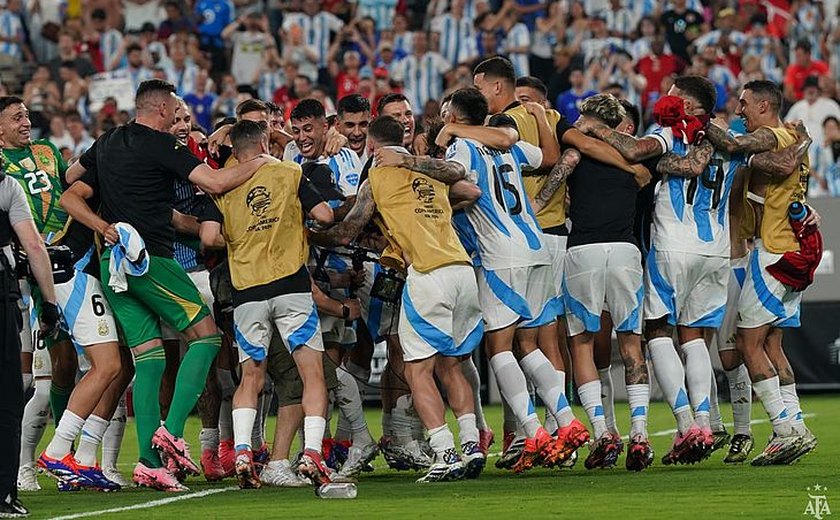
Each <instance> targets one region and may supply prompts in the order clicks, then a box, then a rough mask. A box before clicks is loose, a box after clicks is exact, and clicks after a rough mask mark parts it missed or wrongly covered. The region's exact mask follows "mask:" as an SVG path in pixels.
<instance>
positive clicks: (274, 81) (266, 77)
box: [257, 69, 285, 101]
mask: <svg viewBox="0 0 840 520" xmlns="http://www.w3.org/2000/svg"><path fill="white" fill-rule="evenodd" d="M284 84H285V74H283V70H282V69H277V70H275V71H271V70H267V71H265V72H263V73H262V74H260V79H259V82H258V84H257V94H258V95H259V96H260V99H262V100H263V101H271V100H272V99H274V91H275V90H277V89H278V88H280V87H282V86H283V85H284Z"/></svg>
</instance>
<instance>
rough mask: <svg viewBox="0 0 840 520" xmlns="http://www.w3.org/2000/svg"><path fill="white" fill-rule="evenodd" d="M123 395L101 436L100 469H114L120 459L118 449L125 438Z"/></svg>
mask: <svg viewBox="0 0 840 520" xmlns="http://www.w3.org/2000/svg"><path fill="white" fill-rule="evenodd" d="M125 416H126V407H125V393H123V395H122V396H121V397H120V402H119V404H117V409H116V410H114V416H113V417H111V420H110V421H109V422H108V429H107V430H105V435H103V436H102V467H103V468H116V467H117V459H118V458H119V457H120V448H122V440H123V437H124V436H125Z"/></svg>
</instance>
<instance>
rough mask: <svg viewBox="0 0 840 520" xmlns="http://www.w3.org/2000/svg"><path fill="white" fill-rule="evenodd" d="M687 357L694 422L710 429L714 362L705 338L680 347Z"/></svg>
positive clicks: (686, 365)
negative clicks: (710, 400) (710, 396)
mask: <svg viewBox="0 0 840 520" xmlns="http://www.w3.org/2000/svg"><path fill="white" fill-rule="evenodd" d="M680 350H682V353H683V355H684V356H685V380H686V383H687V385H688V397H689V399H690V400H691V407H692V408H693V409H694V420H695V421H696V422H697V425H698V426H700V427H701V428H707V427H710V426H711V424H710V418H709V408H710V406H711V405H710V404H709V395H710V394H711V393H712V388H711V386H712V360H711V358H710V357H709V349H708V348H706V342H705V341H704V340H703V338H698V339H693V340H691V341H689V342H688V343H684V344H682V345H680Z"/></svg>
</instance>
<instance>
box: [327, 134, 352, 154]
mask: <svg viewBox="0 0 840 520" xmlns="http://www.w3.org/2000/svg"><path fill="white" fill-rule="evenodd" d="M345 146H347V138H346V137H344V136H343V135H342V134H341V132H339V131H338V130H336V129H335V127H332V128H330V129H329V130H327V142H326V144H325V145H324V154H326V156H327V157H332V156H333V155H336V154H338V152H340V151H341V149H342V148H344V147H345Z"/></svg>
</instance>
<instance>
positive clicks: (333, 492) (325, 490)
mask: <svg viewBox="0 0 840 520" xmlns="http://www.w3.org/2000/svg"><path fill="white" fill-rule="evenodd" d="M315 494H316V495H318V496H319V497H321V498H356V484H352V483H339V482H333V483H330V484H324V485H322V486H319V487H317V488H315Z"/></svg>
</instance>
